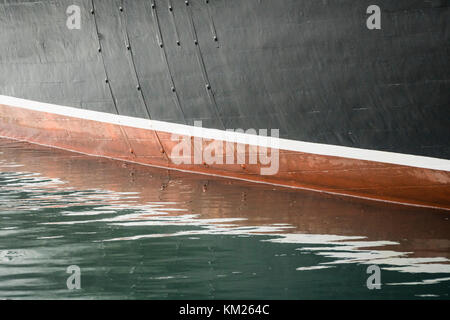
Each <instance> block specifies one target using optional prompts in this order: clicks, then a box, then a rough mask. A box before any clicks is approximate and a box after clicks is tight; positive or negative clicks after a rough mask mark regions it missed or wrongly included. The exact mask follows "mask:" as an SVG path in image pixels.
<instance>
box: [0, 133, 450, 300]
mask: <svg viewBox="0 0 450 320" xmlns="http://www.w3.org/2000/svg"><path fill="white" fill-rule="evenodd" d="M352 201H353V200H352ZM448 217H449V215H448V213H446V212H440V211H434V210H433V211H430V210H424V209H413V208H404V207H387V206H384V205H380V204H374V203H368V204H366V203H362V202H351V200H348V199H334V198H331V197H327V196H322V195H318V194H314V193H305V192H294V191H292V190H281V189H278V190H274V189H273V188H271V187H269V186H258V185H251V184H245V183H241V182H229V181H226V180H220V179H213V178H208V177H206V176H196V175H189V174H182V173H175V172H169V171H165V170H160V169H152V168H145V167H139V166H132V165H127V164H123V163H120V162H116V161H110V160H105V159H99V158H90V157H87V156H83V155H77V154H72V153H68V152H62V151H57V150H51V149H47V148H42V147H36V146H32V145H29V144H25V143H19V142H13V141H8V140H0V299H35V298H37V299H361V298H368V299H380V298H384V299H392V298H396V299H397V298H406V299H436V298H437V299H448V294H449V292H450V264H448V262H449V259H448V258H449V255H450V250H449V248H450V240H449V239H450V233H449V222H448ZM71 265H76V266H78V267H79V268H80V271H81V274H80V279H81V289H79V290H69V289H68V287H67V284H66V281H67V278H68V277H69V276H70V274H68V273H67V272H66V271H67V268H68V267H69V266H71ZM370 265H378V266H379V267H380V268H381V273H380V275H381V289H379V290H377V289H373V290H369V289H368V287H367V284H366V282H367V278H368V277H369V276H370V275H369V274H367V268H368V266H370Z"/></svg>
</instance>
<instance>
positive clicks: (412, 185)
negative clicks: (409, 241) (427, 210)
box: [0, 0, 450, 209]
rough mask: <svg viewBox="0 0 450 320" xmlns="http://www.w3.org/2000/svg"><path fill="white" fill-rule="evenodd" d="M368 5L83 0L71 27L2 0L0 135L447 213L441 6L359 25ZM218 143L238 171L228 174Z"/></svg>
mask: <svg viewBox="0 0 450 320" xmlns="http://www.w3.org/2000/svg"><path fill="white" fill-rule="evenodd" d="M370 2H371V1H365V0H364V1H350V0H349V1H343V2H336V3H334V2H330V3H328V2H326V1H322V2H319V1H313V0H302V1H300V0H280V1H269V0H266V1H257V0H247V1H245V2H243V1H239V0H227V1H225V0H216V1H209V2H207V3H206V2H204V1H200V0H194V1H189V5H185V3H184V1H169V0H167V1H163V0H158V1H144V0H136V1H110V0H94V1H92V0H84V1H79V3H78V4H77V5H78V7H79V8H80V18H81V25H80V28H79V29H70V28H69V27H68V26H67V23H68V20H67V19H68V18H69V16H70V14H71V13H70V11H67V9H68V8H69V7H70V6H71V5H72V4H73V3H72V1H66V0H57V1H48V2H46V1H41V2H33V3H24V2H22V1H8V2H7V3H2V4H0V13H1V17H2V19H0V36H1V41H2V44H3V45H2V46H1V48H0V66H1V72H0V94H1V95H2V96H0V135H1V136H3V137H8V138H13V139H19V140H25V141H29V142H33V143H38V144H43V145H48V146H53V147H57V148H62V149H66V150H72V151H76V152H82V153H86V154H91V155H96V156H104V157H110V158H114V159H120V160H125V161H132V162H137V163H141V164H145V165H153V166H159V167H165V168H172V169H177V170H183V171H190V172H196V173H202V174H213V175H219V176H224V177H230V178H235V179H243V180H249V181H254V182H263V183H269V184H273V185H279V186H285V187H293V188H303V189H310V190H315V191H320V192H327V193H332V194H340V195H346V196H352V197H361V198H368V199H374V200H381V201H389V202H396V203H405V204H410V205H417V206H427V207H437V208H444V209H450V197H449V194H450V192H449V191H450V189H449V188H450V187H449V186H450V160H449V159H450V142H449V141H450V139H449V137H450V123H449V121H450V120H449V119H450V108H449V100H450V97H449V92H450V79H449V70H450V61H449V59H448V50H449V48H448V43H449V40H450V36H449V35H450V32H449V25H448V22H447V21H449V17H450V5H449V3H448V2H446V1H432V2H429V1H413V2H412V1H388V0H383V1H379V6H380V7H381V10H382V27H381V29H380V30H369V29H368V28H367V26H366V20H367V19H368V17H369V16H368V14H367V12H366V10H367V8H368V7H369V6H370V5H371V3H370ZM152 4H153V5H152ZM169 7H171V8H172V10H168V8H169ZM119 8H121V9H119ZM68 12H69V13H68ZM6 44H7V45H6ZM196 121H197V122H198V121H201V122H202V125H203V127H201V128H198V127H196V126H195V122H196ZM238 128H242V129H244V130H250V129H255V130H261V129H263V130H267V132H272V131H273V130H274V129H275V130H278V131H277V132H279V136H277V137H270V138H267V139H259V140H257V141H256V142H254V141H255V140H254V139H253V140H252V135H251V134H248V133H243V134H233V133H230V132H229V129H233V130H235V129H238ZM199 139H200V140H201V141H200V145H199V144H198V141H199ZM182 141H189V150H190V151H191V153H190V154H189V155H188V156H187V155H186V154H183V157H181V156H180V154H179V153H178V149H177V148H179V146H180V143H181V142H182ZM196 141H197V144H196ZM252 141H253V142H252ZM227 143H228V144H230V143H231V144H235V149H233V150H232V151H230V152H231V153H232V155H233V158H234V160H237V159H238V158H241V160H242V159H244V160H243V161H241V162H239V161H230V163H226V159H227V157H229V156H230V152H228V154H226V151H227V148H226V145H227ZM238 144H241V145H245V148H244V149H243V150H244V151H243V152H242V154H239V152H238V151H237V149H238V147H237V145H238ZM210 145H216V146H217V145H219V146H220V145H222V147H221V148H219V149H215V152H214V156H215V159H216V161H215V162H214V161H213V162H211V161H207V160H205V159H204V158H203V156H204V152H205V150H207V149H208V147H209V146H210ZM185 146H186V145H185ZM197 149H201V150H197ZM261 149H269V150H270V153H271V154H277V155H278V156H277V159H276V161H277V163H278V166H277V168H276V170H275V171H273V172H271V173H270V174H262V172H263V171H264V169H267V164H263V163H262V162H261V161H259V162H258V161H256V163H253V162H252V161H250V159H251V157H252V156H253V155H254V153H258V152H259V151H260V150H261ZM196 150H197V151H198V152H199V154H200V155H201V157H200V158H201V160H200V161H199V159H198V157H196ZM217 150H219V151H217ZM241 150H242V149H241ZM255 150H256V151H255ZM221 152H222V153H221ZM217 153H219V154H217ZM180 158H182V159H180ZM219 158H222V160H220V161H219V160H218V159H219ZM256 158H257V157H256Z"/></svg>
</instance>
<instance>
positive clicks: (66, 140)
mask: <svg viewBox="0 0 450 320" xmlns="http://www.w3.org/2000/svg"><path fill="white" fill-rule="evenodd" d="M122 128H123V130H124V131H125V133H126V136H127V137H128V139H129V144H128V142H127V141H125V138H124V134H123V133H122V132H121V128H120V126H118V125H116V124H109V123H104V122H98V121H92V120H84V119H78V118H72V117H67V116H61V115H56V114H52V113H45V112H38V111H32V110H27V109H22V108H16V107H9V106H5V105H0V136H3V137H8V138H13V139H18V140H24V141H28V142H32V143H38V144H42V145H48V146H53V147H57V148H61V149H66V150H71V151H75V152H81V153H85V154H90V155H96V156H104V157H110V158H115V159H120V160H126V161H133V162H138V163H141V164H145V165H153V166H160V167H166V168H173V169H179V170H185V171H191V172H196V173H202V174H214V175H220V176H224V177H229V178H235V179H236V178H237V179H244V180H250V181H255V182H264V183H270V184H276V185H281V186H286V187H295V188H304V189H310V190H316V191H322V192H328V193H335V194H340V195H347V196H356V197H361V198H368V199H373V200H382V201H389V202H398V203H404V204H409V205H418V206H425V207H436V208H443V209H447V210H450V172H447V171H439V170H431V169H423V168H414V167H408V166H400V165H394V164H386V163H380V162H373V161H365V160H355V159H348V158H342V157H332V156H323V155H314V154H308V153H301V152H293V151H285V150H280V153H279V161H280V164H279V171H278V173H277V174H275V175H271V176H262V175H260V174H259V173H260V169H261V166H260V165H259V164H257V165H251V164H246V165H245V166H241V165H239V164H233V165H229V164H223V165H217V164H214V165H203V164H201V165H175V164H174V163H173V162H172V161H170V160H169V159H168V158H170V155H171V151H172V149H173V147H174V146H175V145H176V144H177V143H178V142H175V141H172V140H171V134H170V133H166V132H160V131H158V132H155V131H152V130H146V129H138V128H131V127H122ZM155 133H156V134H157V136H158V137H159V139H160V143H161V144H162V146H163V149H164V151H165V154H164V153H162V152H161V151H162V150H161V145H160V143H159V141H157V140H156V139H155V136H156V135H155ZM204 143H206V142H204ZM207 143H210V142H207ZM130 145H131V148H132V150H130ZM247 147H248V146H247ZM247 150H248V148H247ZM130 151H132V153H131V152H130Z"/></svg>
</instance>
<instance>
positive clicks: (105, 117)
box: [0, 95, 450, 171]
mask: <svg viewBox="0 0 450 320" xmlns="http://www.w3.org/2000/svg"><path fill="white" fill-rule="evenodd" d="M0 104H3V105H7V106H11V107H18V108H23V109H28V110H34V111H41V112H48V113H53V114H58V115H62V116H67V117H75V118H80V119H86V120H93V121H99V122H105V123H111V124H117V125H123V126H128V127H133V128H140V129H149V130H157V131H162V132H168V133H173V134H178V135H187V136H198V137H202V138H205V139H217V140H223V141H230V142H239V143H246V144H248V143H249V141H252V140H255V141H254V144H256V145H258V146H260V147H266V148H277V149H281V150H288V151H295V152H304V153H311V154H317V155H324V156H334V157H343V158H349V159H358V160H367V161H376V162H383V163H390V164H397V165H404V166H410V167H417V168H425V169H433V170H443V171H450V160H445V159H437V158H430V157H422V156H414V155H408V154H401V153H394V152H385V151H376V150H366V149H358V148H349V147H342V146H335V145H327V144H319V143H311V142H302V141H296V140H288V139H280V138H273V137H262V136H258V138H257V139H255V137H254V136H252V135H249V134H245V133H237V132H230V131H224V130H217V129H208V128H198V127H193V126H188V125H182V124H176V123H171V122H163V121H156V120H146V119H141V118H133V117H127V116H119V115H115V114H110V113H105V112H97V111H90V110H85V109H79V108H72V107H64V106H58V105H54V104H48V103H41V102H36V101H30V100H24V99H19V98H14V97H8V96H2V95H0ZM230 129H231V128H230ZM235 129H236V128H235ZM194 133H195V134H194ZM269 134H270V133H269ZM252 138H253V139H252ZM252 144H253V143H252Z"/></svg>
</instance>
